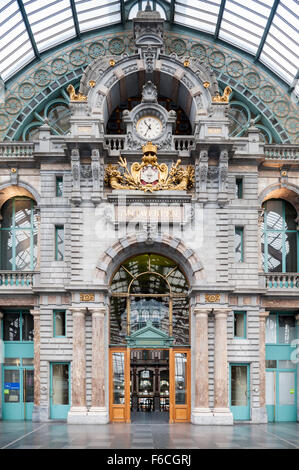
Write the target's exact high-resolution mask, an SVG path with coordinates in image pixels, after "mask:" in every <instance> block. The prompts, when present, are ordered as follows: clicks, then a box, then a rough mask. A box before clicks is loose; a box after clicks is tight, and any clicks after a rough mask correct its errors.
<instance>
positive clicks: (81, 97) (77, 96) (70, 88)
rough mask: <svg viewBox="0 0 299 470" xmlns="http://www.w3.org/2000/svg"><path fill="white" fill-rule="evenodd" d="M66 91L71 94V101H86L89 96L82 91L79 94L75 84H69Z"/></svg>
mask: <svg viewBox="0 0 299 470" xmlns="http://www.w3.org/2000/svg"><path fill="white" fill-rule="evenodd" d="M66 91H67V92H68V94H69V95H70V100H71V101H86V100H87V96H85V95H83V94H82V93H80V92H79V93H78V94H77V93H76V92H75V88H74V87H73V85H69V86H68V87H67V89H66Z"/></svg>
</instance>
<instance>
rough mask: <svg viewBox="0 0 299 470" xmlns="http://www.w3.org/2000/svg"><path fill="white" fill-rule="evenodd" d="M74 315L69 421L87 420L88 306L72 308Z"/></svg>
mask: <svg viewBox="0 0 299 470" xmlns="http://www.w3.org/2000/svg"><path fill="white" fill-rule="evenodd" d="M70 311H71V312H72V315H73V362H72V372H71V378H72V406H71V409H70V411H69V413H68V417H67V421H68V423H74V424H81V423H82V422H84V423H85V422H86V419H84V418H86V416H87V407H86V359H85V313H86V308H79V307H78V308H75V307H74V308H70Z"/></svg>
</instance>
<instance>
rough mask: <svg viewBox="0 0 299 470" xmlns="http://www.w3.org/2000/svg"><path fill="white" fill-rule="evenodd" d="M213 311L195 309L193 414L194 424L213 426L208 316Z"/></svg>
mask: <svg viewBox="0 0 299 470" xmlns="http://www.w3.org/2000/svg"><path fill="white" fill-rule="evenodd" d="M210 312H211V309H205V308H195V309H194V316H195V360H194V370H195V398H194V408H193V409H192V412H191V422H192V423H193V424H212V421H213V414H212V412H211V409H210V408H209V352H208V315H209V313H210Z"/></svg>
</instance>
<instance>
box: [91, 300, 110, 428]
mask: <svg viewBox="0 0 299 470" xmlns="http://www.w3.org/2000/svg"><path fill="white" fill-rule="evenodd" d="M89 312H91V315H92V369H91V375H92V379H91V380H92V381H91V387H92V390H91V408H90V410H89V412H88V422H90V423H96V424H106V423H108V421H109V417H108V410H107V407H106V400H105V378H106V362H105V334H104V333H105V314H106V307H101V308H91V309H89Z"/></svg>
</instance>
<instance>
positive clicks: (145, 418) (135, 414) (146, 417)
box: [131, 411, 169, 424]
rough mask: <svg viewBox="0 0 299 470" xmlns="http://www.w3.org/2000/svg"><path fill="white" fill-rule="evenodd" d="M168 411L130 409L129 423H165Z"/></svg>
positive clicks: (167, 418) (167, 420) (167, 419)
mask: <svg viewBox="0 0 299 470" xmlns="http://www.w3.org/2000/svg"><path fill="white" fill-rule="evenodd" d="M168 422H169V413H167V412H160V411H159V412H156V413H155V412H154V411H132V412H131V423H133V424H141V423H142V424H167V423H168Z"/></svg>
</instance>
